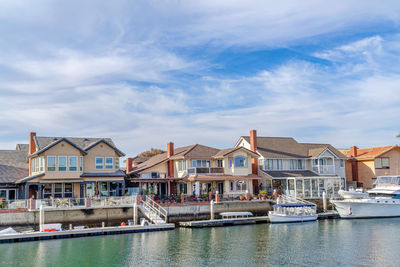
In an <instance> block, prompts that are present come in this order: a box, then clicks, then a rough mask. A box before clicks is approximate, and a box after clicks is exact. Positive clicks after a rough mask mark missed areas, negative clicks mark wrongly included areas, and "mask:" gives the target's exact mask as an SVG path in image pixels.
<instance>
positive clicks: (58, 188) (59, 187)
mask: <svg viewBox="0 0 400 267" xmlns="http://www.w3.org/2000/svg"><path fill="white" fill-rule="evenodd" d="M54 197H58V198H62V184H54Z"/></svg>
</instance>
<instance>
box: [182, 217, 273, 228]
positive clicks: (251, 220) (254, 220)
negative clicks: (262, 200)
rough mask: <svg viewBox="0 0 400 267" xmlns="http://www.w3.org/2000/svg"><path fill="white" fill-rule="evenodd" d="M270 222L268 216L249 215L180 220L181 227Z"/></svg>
mask: <svg viewBox="0 0 400 267" xmlns="http://www.w3.org/2000/svg"><path fill="white" fill-rule="evenodd" d="M256 223H269V218H268V216H259V217H247V218H230V219H215V220H204V221H188V222H180V223H179V226H180V227H190V228H202V227H217V226H230V225H243V224H256Z"/></svg>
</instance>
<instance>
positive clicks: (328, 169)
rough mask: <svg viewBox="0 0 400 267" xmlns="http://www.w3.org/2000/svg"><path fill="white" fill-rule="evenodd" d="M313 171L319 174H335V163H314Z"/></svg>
mask: <svg viewBox="0 0 400 267" xmlns="http://www.w3.org/2000/svg"><path fill="white" fill-rule="evenodd" d="M313 171H315V172H317V173H319V174H335V165H314V166H313Z"/></svg>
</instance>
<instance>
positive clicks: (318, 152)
mask: <svg viewBox="0 0 400 267" xmlns="http://www.w3.org/2000/svg"><path fill="white" fill-rule="evenodd" d="M235 147H245V148H247V149H249V150H252V151H255V152H256V153H257V154H258V155H259V160H258V165H259V167H258V173H259V176H260V177H261V178H262V179H261V184H260V185H259V186H260V189H264V190H268V191H269V192H271V191H272V190H273V189H276V190H277V191H278V192H279V193H285V194H290V195H294V196H296V197H300V198H308V199H311V198H321V197H322V192H323V191H326V193H327V195H328V196H332V195H337V192H338V191H339V189H341V188H345V185H346V179H345V178H346V173H345V160H346V156H345V155H343V154H342V153H341V152H340V151H338V150H337V149H335V148H334V147H333V146H331V145H329V144H311V143H299V142H297V141H296V140H295V139H293V138H291V137H257V132H256V130H251V131H250V136H241V137H240V138H239V140H238V141H237V143H236V145H235Z"/></svg>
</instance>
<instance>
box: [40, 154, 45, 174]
mask: <svg viewBox="0 0 400 267" xmlns="http://www.w3.org/2000/svg"><path fill="white" fill-rule="evenodd" d="M39 171H40V172H42V171H44V157H40V168H39Z"/></svg>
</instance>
